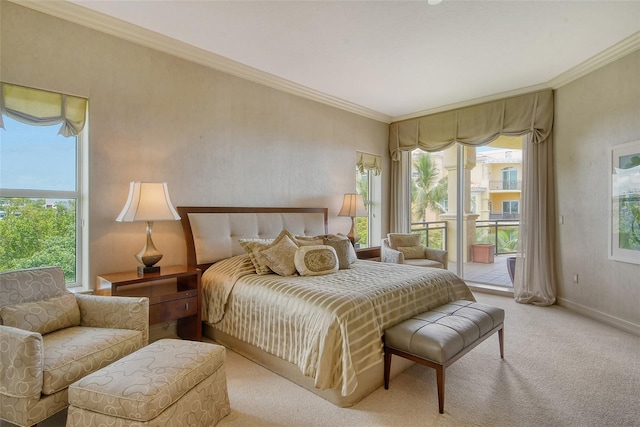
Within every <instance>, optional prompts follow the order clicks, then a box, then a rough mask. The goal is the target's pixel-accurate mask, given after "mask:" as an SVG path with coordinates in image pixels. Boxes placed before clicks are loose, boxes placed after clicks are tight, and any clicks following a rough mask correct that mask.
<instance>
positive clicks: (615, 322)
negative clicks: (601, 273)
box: [556, 298, 640, 337]
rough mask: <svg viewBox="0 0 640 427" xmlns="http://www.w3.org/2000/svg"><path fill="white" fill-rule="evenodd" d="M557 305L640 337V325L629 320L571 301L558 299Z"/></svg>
mask: <svg viewBox="0 0 640 427" xmlns="http://www.w3.org/2000/svg"><path fill="white" fill-rule="evenodd" d="M556 303H557V304H558V305H559V306H560V307H564V308H566V309H568V310H571V311H573V312H576V313H578V314H581V315H583V316H585V317H588V318H590V319H593V320H597V321H599V322H602V323H605V324H607V325H610V326H613V327H614V328H617V329H621V330H623V331H625V332H629V333H631V334H633V335H636V336H639V337H640V325H637V324H635V323H631V322H629V321H627V320H624V319H620V318H618V317H615V316H612V315H610V314H607V313H603V312H601V311H598V310H595V309H593V308H589V307H586V306H584V305H582V304H578V303H577V302H573V301H570V300H568V299H566V298H556Z"/></svg>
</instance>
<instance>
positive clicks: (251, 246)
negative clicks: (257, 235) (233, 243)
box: [238, 239, 273, 274]
mask: <svg viewBox="0 0 640 427" xmlns="http://www.w3.org/2000/svg"><path fill="white" fill-rule="evenodd" d="M238 242H240V246H242V248H243V249H244V250H245V251H247V253H248V254H249V258H250V259H251V263H252V264H253V266H254V267H255V269H256V273H257V274H269V273H271V269H270V268H269V266H267V260H266V258H265V257H264V256H262V254H261V253H260V251H261V250H262V249H264V248H266V247H268V246H269V245H270V244H272V243H273V239H240V240H238Z"/></svg>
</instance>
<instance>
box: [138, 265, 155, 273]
mask: <svg viewBox="0 0 640 427" xmlns="http://www.w3.org/2000/svg"><path fill="white" fill-rule="evenodd" d="M150 273H160V267H156V266H154V267H143V266H139V267H138V274H150Z"/></svg>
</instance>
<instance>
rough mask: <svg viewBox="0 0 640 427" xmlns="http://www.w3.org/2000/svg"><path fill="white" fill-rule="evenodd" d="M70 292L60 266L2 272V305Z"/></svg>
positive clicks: (0, 278)
mask: <svg viewBox="0 0 640 427" xmlns="http://www.w3.org/2000/svg"><path fill="white" fill-rule="evenodd" d="M66 293H69V290H68V289H67V285H66V283H65V280H64V273H63V272H62V269H61V268H60V267H39V268H28V269H24V270H14V271H3V272H0V307H3V306H6V305H14V304H20V303H23V302H29V301H40V300H43V299H47V298H53V297H58V296H60V295H64V294H66Z"/></svg>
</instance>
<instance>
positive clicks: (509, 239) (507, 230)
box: [476, 225, 518, 254]
mask: <svg viewBox="0 0 640 427" xmlns="http://www.w3.org/2000/svg"><path fill="white" fill-rule="evenodd" d="M493 230H494V228H491V227H481V228H477V229H476V243H479V244H486V245H495V244H496V235H495V233H494V232H493ZM497 243H498V246H497V248H496V253H497V254H508V253H515V252H516V251H517V250H518V227H517V226H508V225H507V226H501V227H500V228H498V239H497Z"/></svg>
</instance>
